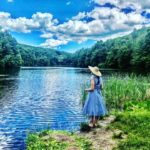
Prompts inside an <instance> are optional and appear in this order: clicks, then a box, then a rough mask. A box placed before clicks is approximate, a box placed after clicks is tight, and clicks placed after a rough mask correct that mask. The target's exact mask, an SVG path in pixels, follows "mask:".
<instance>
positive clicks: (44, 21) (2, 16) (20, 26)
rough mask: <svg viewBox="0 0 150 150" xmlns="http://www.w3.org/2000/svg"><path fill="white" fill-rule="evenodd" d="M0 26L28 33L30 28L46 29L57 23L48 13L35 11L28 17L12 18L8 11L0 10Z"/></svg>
mask: <svg viewBox="0 0 150 150" xmlns="http://www.w3.org/2000/svg"><path fill="white" fill-rule="evenodd" d="M0 20H1V21H0V26H2V27H3V29H4V30H10V31H16V32H23V33H28V32H31V31H32V30H44V29H45V30H46V29H48V28H50V27H51V26H53V25H55V24H57V23H58V21H57V19H53V16H52V15H51V14H49V13H41V12H37V13H36V14H33V15H32V17H31V18H30V19H27V18H25V17H19V18H16V19H14V18H12V17H11V14H10V13H7V12H0Z"/></svg>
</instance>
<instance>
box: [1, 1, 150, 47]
mask: <svg viewBox="0 0 150 150" xmlns="http://www.w3.org/2000/svg"><path fill="white" fill-rule="evenodd" d="M93 1H94V2H95V3H98V4H101V5H103V4H105V3H108V2H109V3H111V4H114V5H116V6H119V7H114V8H108V7H95V8H94V9H93V10H91V11H89V12H79V13H78V14H77V15H76V16H73V17H72V18H71V19H70V20H68V21H66V22H63V23H59V22H58V20H57V19H55V18H53V15H52V14H50V13H41V12H37V13H35V14H33V15H32V16H31V18H25V17H19V18H16V19H15V18H12V16H11V14H9V13H7V12H0V20H1V21H0V26H2V27H3V29H5V30H9V31H16V32H24V33H27V32H32V31H34V30H36V31H40V32H41V35H40V37H41V38H45V42H44V43H42V44H41V45H40V46H44V47H57V46H60V45H65V44H67V43H68V42H70V41H76V42H79V43H81V42H83V41H86V40H90V39H91V40H100V39H101V40H106V39H109V38H114V37H118V36H122V35H126V34H128V33H130V32H131V31H132V30H133V29H134V28H137V29H139V28H141V27H142V26H143V24H146V25H149V24H150V20H149V19H146V18H145V17H144V16H142V15H141V12H142V10H145V11H146V13H149V12H150V9H146V7H145V5H146V4H147V2H148V1H150V0H145V3H144V1H143V2H141V1H140V2H139V1H136V0H131V1H129V0H126V1H124V0H93ZM147 5H148V4H147ZM128 6H132V7H133V8H136V10H135V11H133V12H130V13H127V14H126V13H124V12H123V11H121V8H124V7H128Z"/></svg>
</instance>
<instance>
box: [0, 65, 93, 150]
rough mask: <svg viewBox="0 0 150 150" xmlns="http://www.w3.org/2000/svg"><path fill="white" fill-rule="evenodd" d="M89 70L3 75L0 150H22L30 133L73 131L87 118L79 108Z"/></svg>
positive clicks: (24, 70)
mask: <svg viewBox="0 0 150 150" xmlns="http://www.w3.org/2000/svg"><path fill="white" fill-rule="evenodd" d="M89 76H90V73H89V72H88V70H87V69H80V68H79V69H75V68H50V67H49V68H21V70H20V71H18V72H15V73H13V74H8V73H4V74H0V150H1V149H4V150H7V149H8V150H9V149H13V150H14V149H16V150H23V149H25V138H26V135H27V134H28V133H29V132H35V131H40V130H43V129H57V130H69V131H74V130H78V129H79V124H80V123H81V122H82V121H85V120H86V118H85V117H84V116H83V115H82V107H81V105H80V98H81V87H82V85H83V84H84V83H85V82H88V80H89Z"/></svg>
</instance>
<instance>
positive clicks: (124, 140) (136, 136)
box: [27, 75, 150, 150]
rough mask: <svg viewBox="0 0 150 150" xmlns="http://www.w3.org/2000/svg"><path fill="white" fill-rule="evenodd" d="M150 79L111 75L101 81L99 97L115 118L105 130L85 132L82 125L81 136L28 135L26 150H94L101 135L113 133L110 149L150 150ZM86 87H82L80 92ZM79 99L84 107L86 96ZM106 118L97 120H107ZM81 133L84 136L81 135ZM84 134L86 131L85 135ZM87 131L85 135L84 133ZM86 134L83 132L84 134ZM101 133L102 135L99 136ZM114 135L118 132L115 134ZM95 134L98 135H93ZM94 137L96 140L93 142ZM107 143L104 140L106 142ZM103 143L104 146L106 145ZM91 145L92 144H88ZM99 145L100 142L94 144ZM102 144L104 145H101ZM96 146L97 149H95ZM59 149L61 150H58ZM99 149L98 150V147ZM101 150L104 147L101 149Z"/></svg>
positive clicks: (65, 133) (84, 94)
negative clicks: (101, 86)
mask: <svg viewBox="0 0 150 150" xmlns="http://www.w3.org/2000/svg"><path fill="white" fill-rule="evenodd" d="M149 83H150V76H149V75H148V76H144V77H143V76H136V75H125V76H117V75H113V76H111V77H108V78H107V79H106V81H105V87H104V90H103V91H102V92H103V95H104V97H105V101H106V104H107V107H108V110H109V115H113V116H115V119H114V121H113V122H111V123H109V124H108V126H107V127H106V128H104V129H103V128H102V127H101V126H99V127H98V128H96V129H94V130H93V129H92V131H91V130H89V129H88V128H87V124H86V123H82V125H81V129H80V130H81V131H80V133H81V135H82V133H84V134H83V136H82V137H81V136H79V135H80V134H76V133H71V132H66V131H51V130H49V131H42V132H39V133H31V134H29V135H28V137H27V149H28V150H38V149H39V150H40V149H51V150H94V149H93V148H92V146H93V145H94V144H95V142H94V141H95V140H96V139H98V138H100V137H101V134H102V133H104V134H106V135H107V134H108V133H111V134H112V133H113V135H112V138H111V140H114V141H115V140H117V142H116V145H114V147H111V148H110V149H113V148H114V149H116V150H127V149H128V150H137V149H138V150H149V149H150V141H149V139H150V133H149V131H150V123H149V122H150V84H149ZM85 86H86V85H83V89H84V87H85ZM83 89H82V96H81V104H83V103H84V100H85V98H86V93H85V92H83ZM107 118H109V116H106V117H104V118H100V120H99V122H100V124H101V123H102V122H103V119H104V120H105V119H106V120H107ZM82 129H84V132H83V131H82ZM86 130H87V131H86ZM88 130H89V131H88ZM85 131H86V132H85ZM102 131H104V132H102ZM114 131H119V132H118V133H115V132H114ZM97 133H98V134H97ZM94 135H96V137H97V138H96V139H93V138H94ZM107 140H108V139H107ZM107 140H106V143H107V142H109V141H107ZM91 141H92V142H91ZM96 141H97V142H99V144H101V143H100V140H99V141H98V140H96ZM103 144H104V143H103ZM99 146H100V145H99ZM62 147H63V148H62ZM98 148H100V149H101V148H102V147H98ZM103 148H104V147H103Z"/></svg>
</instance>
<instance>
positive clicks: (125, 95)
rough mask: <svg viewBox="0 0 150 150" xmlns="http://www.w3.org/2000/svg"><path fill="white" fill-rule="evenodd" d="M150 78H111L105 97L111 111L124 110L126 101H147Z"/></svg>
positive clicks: (106, 83) (131, 76) (107, 82)
mask: <svg viewBox="0 0 150 150" xmlns="http://www.w3.org/2000/svg"><path fill="white" fill-rule="evenodd" d="M149 83H150V76H147V77H143V76H135V75H130V76H129V75H125V76H124V77H123V76H118V75H117V76H115V75H114V76H111V77H109V78H108V79H107V81H106V82H105V87H104V90H103V95H104V97H105V99H106V102H107V107H108V108H109V109H124V107H125V106H124V105H125V103H126V101H135V100H137V101H141V100H147V99H149V98H150V97H149V96H148V95H147V90H148V89H150V84H149Z"/></svg>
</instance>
